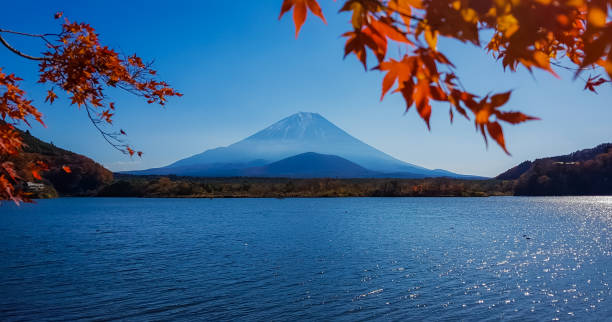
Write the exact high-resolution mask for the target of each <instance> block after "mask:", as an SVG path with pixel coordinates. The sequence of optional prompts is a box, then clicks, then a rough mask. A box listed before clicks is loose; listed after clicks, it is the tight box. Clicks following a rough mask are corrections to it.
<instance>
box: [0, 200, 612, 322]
mask: <svg viewBox="0 0 612 322" xmlns="http://www.w3.org/2000/svg"><path fill="white" fill-rule="evenodd" d="M611 269H612V198H610V197H579V198H515V197H500V198H463V199H461V198H423V199H421V198H397V199H391V198H390V199H378V198H361V199H352V198H349V199H284V200H276V199H215V200H208V199H85V198H83V199H55V200H41V201H38V203H37V204H35V205H24V206H21V207H19V208H17V207H15V206H14V205H11V204H8V203H3V204H2V206H0V320H20V319H25V320H45V319H58V320H73V319H103V320H107V319H109V320H110V319H128V320H156V319H157V320H167V319H183V320H193V319H206V320H236V319H240V320H303V319H316V320H332V319H338V320H369V319H381V320H406V319H414V320H461V319H464V320H481V319H485V320H500V319H504V320H534V321H535V320H538V321H539V320H552V319H560V320H577V321H584V320H606V319H608V320H610V319H611V317H612V289H611V286H610V283H611V282H612V276H611V274H612V272H611V271H610V270H611Z"/></svg>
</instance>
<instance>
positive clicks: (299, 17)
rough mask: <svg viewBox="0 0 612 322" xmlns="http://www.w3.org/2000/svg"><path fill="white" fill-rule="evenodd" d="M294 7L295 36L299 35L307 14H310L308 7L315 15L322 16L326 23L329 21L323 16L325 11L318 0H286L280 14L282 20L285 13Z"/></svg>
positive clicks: (279, 17)
mask: <svg viewBox="0 0 612 322" xmlns="http://www.w3.org/2000/svg"><path fill="white" fill-rule="evenodd" d="M291 8H293V23H294V24H295V38H297V37H298V35H299V33H300V29H301V28H302V25H303V24H304V21H306V16H307V15H308V11H307V9H306V8H308V9H309V10H310V12H312V13H313V14H314V15H315V16H317V17H319V18H321V20H323V22H324V23H325V24H327V21H326V20H325V17H324V16H323V11H322V10H321V7H320V6H319V3H318V2H317V1H316V0H284V1H283V5H282V6H281V12H280V15H279V16H278V19H279V20H280V19H281V18H282V17H283V15H284V14H285V13H287V12H288V11H289V10H291Z"/></svg>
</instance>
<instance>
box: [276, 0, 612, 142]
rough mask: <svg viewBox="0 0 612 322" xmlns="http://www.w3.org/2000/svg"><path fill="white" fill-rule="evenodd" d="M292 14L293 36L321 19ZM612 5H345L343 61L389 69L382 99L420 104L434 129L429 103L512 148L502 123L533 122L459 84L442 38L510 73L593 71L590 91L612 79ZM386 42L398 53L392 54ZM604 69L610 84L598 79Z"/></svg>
mask: <svg viewBox="0 0 612 322" xmlns="http://www.w3.org/2000/svg"><path fill="white" fill-rule="evenodd" d="M292 8H293V19H294V23H295V28H296V36H297V34H298V33H299V31H300V28H301V27H302V25H303V24H304V21H305V20H306V16H307V9H309V10H310V11H311V12H312V13H313V14H315V15H316V16H318V17H320V18H321V19H322V20H323V21H325V19H324V16H323V13H322V11H321V9H320V8H319V5H318V3H317V1H316V0H284V1H283V3H282V8H281V13H280V16H281V17H282V16H283V15H284V14H285V13H286V12H288V11H289V10H291V9H292ZM610 10H612V0H557V1H552V0H345V1H343V3H342V4H341V7H340V12H349V13H351V30H350V31H348V32H346V33H344V34H343V35H342V36H343V37H346V38H347V41H346V44H345V56H346V55H349V54H354V55H355V56H356V57H357V58H358V59H359V61H361V63H362V64H363V66H364V67H365V68H366V70H367V62H368V59H367V56H368V53H369V54H370V55H372V56H373V57H374V59H375V60H376V61H377V63H378V65H377V66H376V67H374V68H373V69H376V70H379V71H381V72H383V73H385V76H384V78H383V81H382V95H381V100H382V99H383V98H384V96H385V94H386V93H388V92H389V91H392V92H393V93H398V92H399V93H401V94H402V96H403V98H404V100H405V101H406V110H409V109H410V108H411V107H412V106H416V109H417V111H418V113H419V116H420V117H421V118H422V119H423V120H424V121H425V122H426V124H427V127H428V128H429V127H430V124H429V119H430V116H431V113H432V106H431V103H432V101H439V102H446V103H448V104H449V105H450V108H449V113H450V119H451V122H452V121H453V117H454V114H455V113H459V114H461V115H462V116H464V117H465V118H467V119H470V117H471V118H473V120H474V125H475V127H476V130H477V131H479V132H480V133H481V134H482V136H483V138H484V140H485V142H487V141H488V140H487V137H489V138H492V139H493V140H495V142H497V144H498V145H499V146H500V147H501V148H502V149H503V150H504V151H505V152H506V153H509V152H508V150H507V148H506V143H505V139H504V134H503V130H502V127H501V124H502V123H507V124H519V123H522V122H525V121H529V120H535V119H536V118H535V117H532V116H528V115H525V114H523V113H520V112H513V111H510V112H508V111H502V110H501V109H500V108H501V107H502V106H504V105H505V104H506V103H507V102H508V100H509V99H510V94H511V92H505V93H499V94H494V95H489V94H487V95H485V96H484V97H479V96H478V95H477V94H475V93H472V92H470V91H468V90H466V89H465V88H463V86H462V85H461V82H460V81H459V78H458V77H457V75H456V74H455V72H454V67H455V66H454V65H453V64H452V62H451V61H450V60H449V58H447V55H446V54H444V53H442V52H441V51H439V50H438V47H437V43H438V38H440V37H445V38H449V39H455V40H458V41H460V42H463V43H466V44H472V45H475V46H478V47H480V48H482V49H483V50H486V51H488V52H490V53H491V54H492V55H493V57H495V58H496V59H498V60H499V61H500V62H501V64H502V66H503V67H504V69H506V68H507V69H509V70H511V71H516V70H517V68H518V67H519V66H523V67H525V68H527V69H528V70H529V71H532V70H533V69H534V68H538V69H542V70H545V71H548V72H550V73H552V74H553V75H555V76H557V73H556V72H555V71H554V70H553V68H552V66H558V67H560V68H568V69H572V70H576V72H575V75H576V77H577V76H579V75H580V73H581V72H583V71H584V70H590V71H592V72H595V74H592V75H590V76H589V78H588V80H586V85H585V89H588V90H591V91H593V92H595V89H596V87H597V86H601V85H602V84H604V83H608V82H610V78H612V22H611V21H610V17H609V13H610ZM390 44H395V45H396V46H397V47H398V48H399V50H400V51H401V54H400V55H399V56H398V57H395V58H394V57H392V55H391V54H390V53H391V52H393V51H390V50H389V47H390ZM600 72H602V73H607V77H608V78H607V79H606V78H605V76H602V75H600V74H598V73H600Z"/></svg>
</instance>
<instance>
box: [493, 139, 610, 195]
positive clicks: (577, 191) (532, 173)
mask: <svg viewBox="0 0 612 322" xmlns="http://www.w3.org/2000/svg"><path fill="white" fill-rule="evenodd" d="M497 179H503V180H516V184H515V187H514V193H515V194H516V195H607V194H612V144H611V143H606V144H601V145H598V146H596V147H595V148H592V149H585V150H580V151H576V152H574V153H570V154H567V155H560V156H555V157H550V158H542V159H537V160H535V161H533V162H531V161H525V162H523V163H521V164H519V165H518V166H516V167H514V168H512V169H510V170H508V171H506V172H504V173H502V174H500V175H499V176H497Z"/></svg>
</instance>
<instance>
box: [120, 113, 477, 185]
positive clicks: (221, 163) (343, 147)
mask: <svg viewBox="0 0 612 322" xmlns="http://www.w3.org/2000/svg"><path fill="white" fill-rule="evenodd" d="M306 152H314V153H318V154H324V155H335V156H338V157H340V158H343V159H346V160H348V161H350V162H353V163H355V164H356V165H358V166H360V167H363V168H365V169H367V170H369V171H372V172H377V173H388V174H391V173H392V174H397V175H399V176H401V177H413V178H416V177H418V178H423V177H442V176H449V177H464V176H461V175H458V174H455V173H452V172H448V171H444V170H429V169H426V168H423V167H420V166H417V165H413V164H410V163H406V162H404V161H401V160H398V159H396V158H394V157H392V156H390V155H388V154H386V153H384V152H382V151H380V150H377V149H376V148H374V147H372V146H370V145H368V144H366V143H363V142H362V141H360V140H358V139H356V138H354V137H353V136H351V135H350V134H348V133H346V132H345V131H344V130H342V129H340V128H339V127H337V126H336V125H334V124H333V123H331V122H329V121H328V120H327V119H325V118H324V117H323V116H321V115H319V114H317V113H305V112H300V113H297V114H294V115H291V116H289V117H286V118H284V119H282V120H280V121H279V122H276V123H274V124H272V125H271V126H269V127H267V128H265V129H263V130H261V131H259V132H257V133H255V134H253V135H251V136H249V137H247V138H246V139H243V140H241V141H239V142H236V143H234V144H231V145H229V146H227V147H219V148H215V149H211V150H207V151H204V152H202V153H200V154H196V155H193V156H191V157H188V158H185V159H182V160H179V161H176V162H174V163H172V164H170V165H168V166H166V167H162V168H156V169H148V170H142V171H129V172H127V173H130V174H143V175H146V174H159V175H169V174H175V175H186V176H219V177H221V176H232V175H234V174H236V173H240V172H241V171H242V170H243V169H246V168H251V167H258V166H259V167H261V166H266V165H269V164H271V163H274V162H277V161H280V160H282V159H285V158H289V157H292V156H296V155H299V154H303V153H306ZM302 166H305V164H304V165H302ZM470 178H474V177H470Z"/></svg>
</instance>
